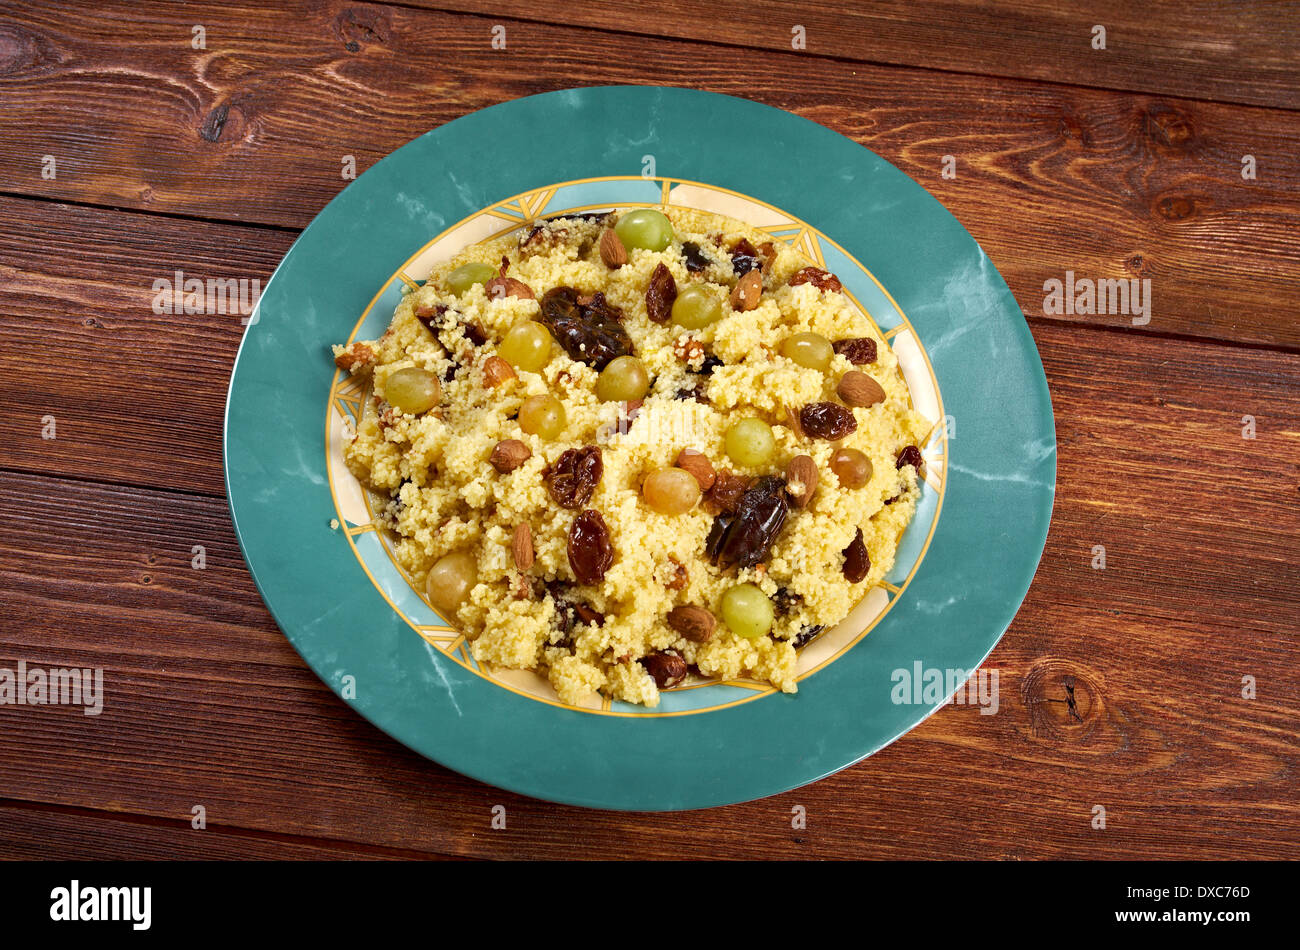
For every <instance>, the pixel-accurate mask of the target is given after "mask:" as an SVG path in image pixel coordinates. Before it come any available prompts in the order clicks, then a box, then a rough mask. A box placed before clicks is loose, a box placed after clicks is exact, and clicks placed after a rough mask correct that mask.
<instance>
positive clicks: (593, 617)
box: [573, 604, 605, 627]
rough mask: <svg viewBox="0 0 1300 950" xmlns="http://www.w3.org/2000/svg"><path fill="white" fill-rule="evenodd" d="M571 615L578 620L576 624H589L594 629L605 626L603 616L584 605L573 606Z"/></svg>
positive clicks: (594, 609) (593, 608)
mask: <svg viewBox="0 0 1300 950" xmlns="http://www.w3.org/2000/svg"><path fill="white" fill-rule="evenodd" d="M573 613H574V615H575V616H576V617H577V618H578V623H585V624H590V625H592V626H595V627H603V626H605V615H604V614H602V613H601V612H600V611H599V610H597V609H596V608H595V607H588V606H587V605H586V604H574V605H573Z"/></svg>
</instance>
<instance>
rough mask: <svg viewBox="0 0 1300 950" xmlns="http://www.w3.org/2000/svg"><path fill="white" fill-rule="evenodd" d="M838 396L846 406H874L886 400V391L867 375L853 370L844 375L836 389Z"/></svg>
mask: <svg viewBox="0 0 1300 950" xmlns="http://www.w3.org/2000/svg"><path fill="white" fill-rule="evenodd" d="M835 392H836V394H837V395H838V396H839V397H840V399H841V400H843V402H844V404H845V405H846V406H858V407H859V408H861V407H864V406H874V405H875V404H876V403H878V402H883V401H884V399H885V391H884V390H883V389H881V388H880V384H879V383H878V382H876V381H875V380H874V379H872V378H871V377H870V376H868V375H867V374H866V373H862V372H859V371H858V370H856V369H851V370H849V371H848V372H847V373H845V374H844V377H843V378H842V379H841V380H840V384H839V386H838V387H836V389H835Z"/></svg>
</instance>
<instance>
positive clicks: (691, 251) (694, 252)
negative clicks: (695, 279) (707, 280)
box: [682, 241, 713, 274]
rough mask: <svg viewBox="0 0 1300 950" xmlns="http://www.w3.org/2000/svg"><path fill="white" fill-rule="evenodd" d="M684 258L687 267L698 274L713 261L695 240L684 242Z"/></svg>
mask: <svg viewBox="0 0 1300 950" xmlns="http://www.w3.org/2000/svg"><path fill="white" fill-rule="evenodd" d="M682 260H684V261H685V262H686V269H687V270H688V271H690V272H691V273H692V274H698V273H699V272H700V271H702V270H704V268H706V267H708V266H709V265H710V264H712V263H713V261H712V259H710V258H709V256H708V255H707V254H705V253H704V252H703V251H701V250H700V246H699V245H698V244H696V243H695V242H694V241H683V242H682Z"/></svg>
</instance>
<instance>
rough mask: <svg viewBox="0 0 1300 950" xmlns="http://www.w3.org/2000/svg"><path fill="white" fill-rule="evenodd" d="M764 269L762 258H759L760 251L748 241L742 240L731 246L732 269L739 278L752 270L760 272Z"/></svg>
mask: <svg viewBox="0 0 1300 950" xmlns="http://www.w3.org/2000/svg"><path fill="white" fill-rule="evenodd" d="M762 267H763V260H762V258H760V257H759V256H758V251H757V250H756V249H755V247H754V245H753V244H751V243H749V241H748V240H747V239H745V238H741V239H740V240H739V241H737V242H736V243H735V244H733V245H731V269H732V271H734V272H735V274H736V276H737V277H741V276H744V275H745V274H748V273H749V272H750V271H752V270H760V269H762Z"/></svg>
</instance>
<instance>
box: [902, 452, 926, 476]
mask: <svg viewBox="0 0 1300 950" xmlns="http://www.w3.org/2000/svg"><path fill="white" fill-rule="evenodd" d="M924 464H925V459H923V458H921V450H920V449H918V448H917V447H916V446H915V445H909V446H908V447H907V448H905V449H903V451H901V452H899V453H898V465H897V466H896V467H897V468H904V467H906V466H908V465H910V466H912V467H913V468H915V469H916V477H917V478H921V477H922V476H923V475H924V474H925V473H924V471H923V470H922V466H923V465H924Z"/></svg>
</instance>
